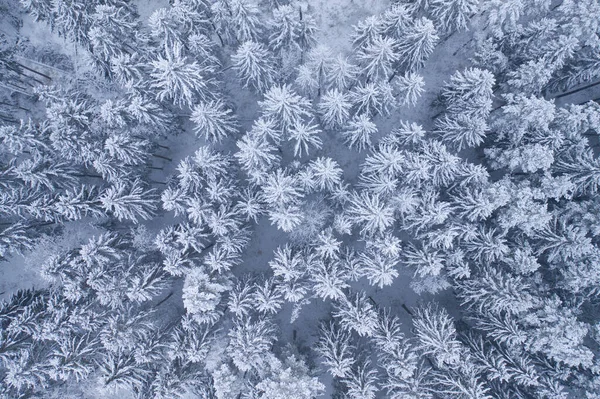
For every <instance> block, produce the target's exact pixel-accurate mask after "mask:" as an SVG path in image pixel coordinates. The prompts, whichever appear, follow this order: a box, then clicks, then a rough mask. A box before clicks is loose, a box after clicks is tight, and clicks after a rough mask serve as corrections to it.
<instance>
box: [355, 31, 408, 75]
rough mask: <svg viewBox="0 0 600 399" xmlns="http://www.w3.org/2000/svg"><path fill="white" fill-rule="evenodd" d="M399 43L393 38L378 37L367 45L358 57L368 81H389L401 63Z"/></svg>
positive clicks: (362, 48)
mask: <svg viewBox="0 0 600 399" xmlns="http://www.w3.org/2000/svg"><path fill="white" fill-rule="evenodd" d="M397 47H398V42H397V41H396V40H395V39H393V38H391V37H382V36H376V37H374V38H373V39H371V40H370V41H369V42H368V43H365V44H364V45H363V46H362V47H361V50H360V52H359V53H358V55H357V58H358V60H359V61H360V63H361V65H363V73H364V74H365V75H366V76H367V79H370V80H378V79H387V78H388V77H389V76H390V75H391V74H392V73H393V69H394V65H395V64H396V63H397V62H398V61H399V59H400V56H399V54H398V51H397Z"/></svg>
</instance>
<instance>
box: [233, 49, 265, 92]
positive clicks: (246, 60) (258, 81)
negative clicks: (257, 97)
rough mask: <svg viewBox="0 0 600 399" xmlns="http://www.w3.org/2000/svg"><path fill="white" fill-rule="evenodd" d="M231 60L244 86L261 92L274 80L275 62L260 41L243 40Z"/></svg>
mask: <svg viewBox="0 0 600 399" xmlns="http://www.w3.org/2000/svg"><path fill="white" fill-rule="evenodd" d="M231 61H232V63H233V68H234V69H235V70H236V72H237V75H238V78H239V79H240V80H241V81H242V83H243V85H244V87H252V88H254V89H255V90H256V91H258V92H259V93H262V92H264V91H266V90H267V89H268V88H269V87H271V86H272V85H273V83H274V82H275V67H274V64H275V62H274V60H272V59H271V57H270V56H269V52H268V51H267V49H266V48H264V46H263V45H262V44H260V43H257V42H253V41H247V42H244V43H243V44H242V45H240V47H238V49H237V51H236V53H235V54H234V55H233V56H232V57H231Z"/></svg>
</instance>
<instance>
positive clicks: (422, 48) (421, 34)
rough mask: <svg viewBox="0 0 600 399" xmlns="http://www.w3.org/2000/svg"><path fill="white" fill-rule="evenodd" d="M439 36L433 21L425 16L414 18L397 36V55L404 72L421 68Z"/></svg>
mask: <svg viewBox="0 0 600 399" xmlns="http://www.w3.org/2000/svg"><path fill="white" fill-rule="evenodd" d="M438 40H439V36H438V34H437V31H436V29H435V27H434V25H433V22H432V21H431V20H429V19H427V18H425V17H421V18H419V19H416V20H415V21H414V22H413V23H412V24H411V25H410V26H409V27H407V28H406V30H405V32H404V34H403V35H402V36H401V37H399V38H398V50H397V51H398V57H399V60H400V65H401V67H402V68H403V71H404V72H414V71H416V70H417V69H419V68H421V67H422V66H423V64H424V63H425V61H426V60H427V58H429V56H430V55H431V53H433V49H434V48H435V46H436V44H437V42H438Z"/></svg>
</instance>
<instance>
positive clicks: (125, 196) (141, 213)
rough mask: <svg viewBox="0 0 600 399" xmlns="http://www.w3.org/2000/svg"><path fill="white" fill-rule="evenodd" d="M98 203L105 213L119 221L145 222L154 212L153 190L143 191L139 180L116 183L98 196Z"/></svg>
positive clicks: (154, 199)
mask: <svg viewBox="0 0 600 399" xmlns="http://www.w3.org/2000/svg"><path fill="white" fill-rule="evenodd" d="M99 201H100V203H101V204H102V207H103V208H104V209H105V210H106V211H107V212H110V213H112V214H114V215H115V216H116V217H117V219H119V220H123V219H126V220H130V221H132V222H137V221H138V220H139V219H140V218H141V219H143V220H147V219H149V218H151V217H152V216H153V214H154V211H155V210H156V203H155V202H156V198H155V196H154V190H153V189H150V190H144V185H143V183H142V182H141V181H140V180H134V181H133V182H131V184H127V183H125V182H116V183H115V184H114V185H113V186H112V187H109V188H107V189H106V190H104V191H103V192H102V194H100V197H99Z"/></svg>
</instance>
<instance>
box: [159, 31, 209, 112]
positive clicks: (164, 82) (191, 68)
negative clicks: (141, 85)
mask: <svg viewBox="0 0 600 399" xmlns="http://www.w3.org/2000/svg"><path fill="white" fill-rule="evenodd" d="M151 65H152V72H150V77H151V78H152V81H151V83H150V88H151V89H153V90H155V92H156V98H157V99H158V100H160V101H173V103H174V104H176V105H179V106H182V107H191V106H192V105H193V103H194V101H195V100H196V99H198V98H200V99H201V100H203V101H207V100H210V99H211V97H212V94H211V92H210V89H211V88H212V87H213V86H214V78H213V77H212V76H210V75H211V74H212V73H214V70H213V66H211V65H202V64H198V62H196V61H191V62H190V61H189V59H188V57H186V56H185V54H184V52H183V46H182V45H180V44H177V43H176V44H174V45H173V46H172V47H166V48H165V49H164V52H163V54H159V55H158V57H157V58H156V59H155V60H153V61H152V62H151Z"/></svg>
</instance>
